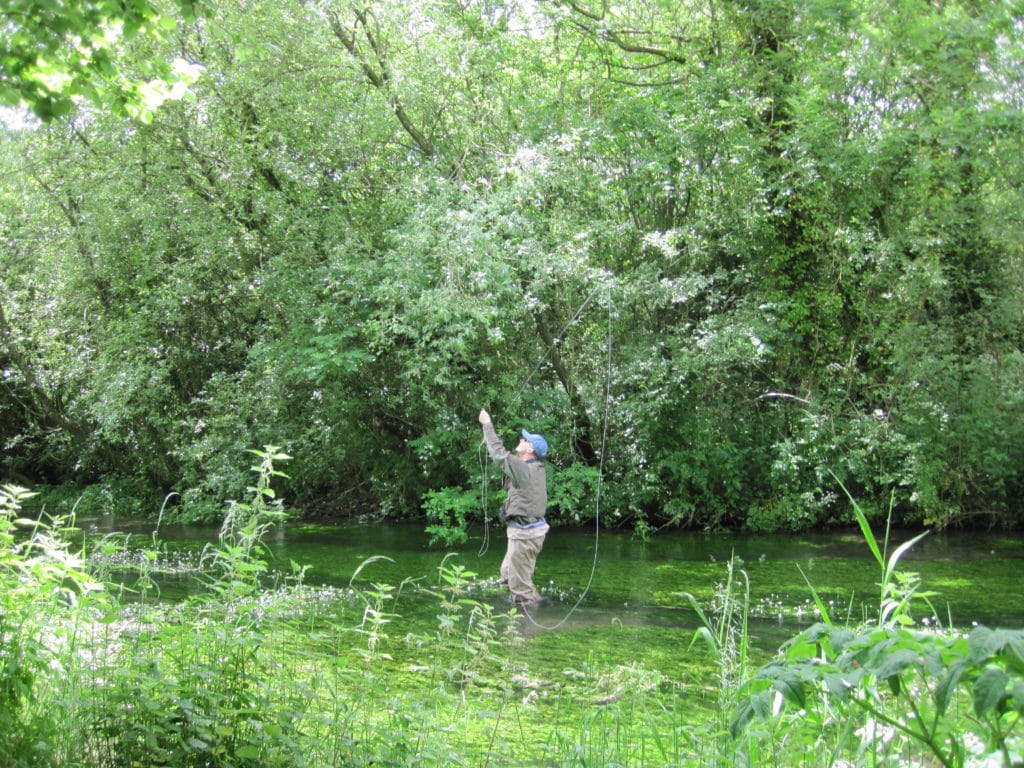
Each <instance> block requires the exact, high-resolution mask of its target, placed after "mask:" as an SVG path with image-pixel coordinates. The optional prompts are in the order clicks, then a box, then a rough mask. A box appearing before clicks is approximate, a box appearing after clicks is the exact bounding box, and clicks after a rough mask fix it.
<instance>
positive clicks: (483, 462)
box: [477, 284, 612, 557]
mask: <svg viewBox="0 0 1024 768" xmlns="http://www.w3.org/2000/svg"><path fill="white" fill-rule="evenodd" d="M602 287H604V286H602V285H601V284H598V285H597V286H596V287H595V288H594V290H592V291H591V292H590V293H589V294H588V296H587V298H585V299H584V300H583V303H582V304H580V306H579V308H578V309H577V310H576V312H575V313H574V314H573V316H572V317H571V318H570V319H569V322H568V323H566V324H565V327H564V328H562V330H561V331H560V332H559V334H558V335H557V336H555V338H554V341H553V344H559V343H560V342H561V341H562V337H563V336H565V334H566V333H567V332H568V330H569V329H570V328H571V327H572V326H573V325H575V324H576V321H578V320H579V319H580V316H581V315H582V314H583V310H584V309H586V307H587V305H588V304H589V303H590V301H591V299H593V298H594V297H595V296H596V295H597V292H598V291H599V290H601V288H602ZM611 311H612V309H611V289H610V288H609V291H608V323H609V333H610V329H611ZM610 338H611V337H610V335H609V339H610ZM610 345H611V342H610V340H609V353H610V351H611V346H610ZM550 354H551V348H550V347H549V348H548V349H546V350H544V354H543V355H541V357H540V360H538V361H537V364H536V365H535V366H534V367H533V370H532V371H530V373H529V374H528V375H527V376H526V378H525V379H524V380H523V384H522V386H520V387H519V391H518V392H516V394H515V395H514V396H513V397H512V399H511V400H510V401H509V403H508V406H507V407H506V410H509V411H510V410H511V409H512V406H513V405H515V404H516V403H518V402H519V400H520V398H522V396H523V393H524V392H525V391H526V387H527V385H528V384H529V383H530V379H532V378H533V377H534V376H535V375H536V374H537V372H538V371H539V370H540V369H541V366H542V365H544V361H545V360H547V359H548V355H550ZM609 365H610V363H609ZM610 375H611V373H610V369H609V376H610ZM477 459H478V461H479V464H480V476H481V478H482V480H481V486H482V488H481V490H480V508H481V510H482V512H483V518H484V533H483V541H482V542H481V544H480V549H479V550H478V551H477V557H483V556H484V555H485V554H487V550H488V549H490V546H491V525H490V516H489V513H488V509H487V493H488V491H487V448H486V446H485V445H484V443H483V441H481V442H480V448H479V449H478V450H477ZM601 460H602V461H604V456H603V455H602V457H601Z"/></svg>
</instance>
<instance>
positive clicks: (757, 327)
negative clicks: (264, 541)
mask: <svg viewBox="0 0 1024 768" xmlns="http://www.w3.org/2000/svg"><path fill="white" fill-rule="evenodd" d="M72 5H74V4H72ZM79 5H83V6H87V5H89V4H88V3H81V4H79ZM129 5H130V6H131V4H129ZM136 5H139V4H136ZM146 7H147V8H148V7H149V6H148V5H147V6H146ZM181 7H186V6H185V5H184V4H181ZM187 7H189V8H191V7H192V6H187ZM5 13H6V12H5ZM6 23H8V24H10V23H11V21H10V19H6ZM111 44H112V45H114V44H116V45H117V46H119V47H118V50H117V57H118V58H117V61H118V66H119V69H118V77H119V78H121V80H123V81H124V82H145V81H146V79H147V77H149V74H150V72H151V69H152V65H151V64H150V62H154V61H166V62H171V61H175V60H178V59H180V60H181V61H182V62H187V63H188V64H190V65H197V66H196V67H193V68H192V69H191V70H190V71H191V72H192V73H193V74H195V73H197V72H199V71H200V70H199V69H198V65H201V67H202V70H201V71H202V75H201V77H199V79H197V80H196V81H195V82H194V83H193V84H192V87H191V96H192V97H191V98H189V99H185V100H181V101H172V102H168V103H165V104H164V105H163V106H162V107H161V108H160V109H159V110H158V111H157V112H155V113H153V114H152V115H148V116H150V117H151V118H152V119H151V121H150V122H148V123H141V122H138V121H134V122H126V121H125V119H124V118H123V117H120V116H118V114H116V113H112V112H111V111H110V110H102V109H98V108H96V107H95V106H89V105H85V104H83V105H81V107H80V109H79V110H78V111H77V112H76V113H75V114H73V115H72V116H70V117H68V118H66V119H64V120H52V121H50V122H48V123H46V124H44V125H36V124H32V123H31V122H26V121H24V120H15V119H13V118H11V119H8V120H7V125H6V128H5V129H3V130H2V132H0V168H2V178H3V181H2V183H0V244H2V245H0V260H2V265H3V270H2V272H0V281H2V283H0V284H2V288H0V370H2V371H3V377H2V386H0V440H2V441H3V445H4V452H3V458H2V459H0V475H3V476H5V477H7V478H10V479H12V480H14V481H16V482H19V483H20V484H23V485H29V484H32V485H35V484H40V483H45V484H52V485H59V484H68V485H74V486H79V487H81V486H84V485H88V484H94V485H95V487H97V488H100V489H106V491H109V490H115V491H116V492H117V494H118V496H119V497H123V495H124V493H125V492H131V493H134V494H135V495H136V496H141V495H144V494H145V493H147V492H148V493H152V495H153V496H155V497H156V498H158V499H159V498H162V497H163V496H164V495H165V494H167V493H170V492H174V493H176V494H177V496H176V497H175V499H176V501H178V502H180V505H179V509H180V510H182V511H183V512H184V513H186V514H189V515H201V514H203V513H204V510H207V509H209V510H212V511H213V512H215V513H219V510H220V509H221V508H222V504H221V500H222V499H226V498H237V497H238V496H239V495H240V493H241V489H243V488H244V487H245V477H244V474H245V472H244V466H243V464H244V463H243V462H241V461H240V460H239V457H241V456H243V451H244V450H245V449H246V448H248V447H249V446H252V445H264V444H270V443H274V444H278V445H281V446H282V447H283V450H285V451H287V452H288V453H289V454H290V455H293V456H295V457H296V458H297V459H299V461H298V462H296V464H297V466H298V467H300V469H298V470H297V471H296V472H295V473H293V476H292V477H291V478H290V480H289V481H288V482H287V487H286V488H284V489H283V490H284V491H285V492H287V493H288V494H289V496H290V497H291V498H292V499H294V500H296V502H297V503H298V504H299V505H301V506H303V507H305V508H307V509H316V510H318V511H321V512H330V513H340V514H357V513H365V512H376V511H380V512H381V513H383V514H388V515H396V516H397V515H418V514H420V509H421V507H422V505H423V504H424V502H425V501H426V502H429V506H430V511H431V515H432V517H435V518H439V519H443V518H444V517H445V515H446V514H449V515H450V516H451V517H452V519H456V520H464V519H465V518H466V516H467V513H468V510H471V509H472V507H473V506H474V505H475V504H476V503H478V502H479V501H480V500H479V494H480V491H481V469H480V463H479V458H480V457H479V451H478V447H479V435H478V428H477V425H476V423H475V418H474V417H475V414H476V412H477V410H478V409H479V408H480V407H487V408H489V409H490V410H491V411H492V413H494V414H495V418H496V421H497V423H498V426H499V429H502V430H505V431H507V432H508V434H509V435H510V436H511V435H512V434H514V432H515V431H516V430H518V428H520V427H522V426H529V427H531V428H532V429H534V430H536V431H541V432H544V433H545V434H546V435H547V436H548V437H549V441H550V442H551V443H552V445H553V451H552V457H551V465H552V469H553V477H552V484H553V486H554V488H555V490H553V496H554V497H555V499H554V500H555V505H554V506H555V510H554V511H555V514H556V516H558V517H559V519H560V520H561V521H572V520H583V519H586V518H588V517H590V516H592V515H593V514H594V513H595V509H596V505H595V503H594V496H595V489H596V487H597V481H598V480H599V479H603V480H604V484H603V486H601V487H602V489H603V490H602V509H603V510H604V512H603V519H604V521H605V522H609V523H611V522H617V523H619V524H628V525H633V526H635V527H636V528H637V529H638V530H640V531H647V530H650V529H653V528H656V527H659V526H663V525H681V526H704V527H712V528H713V527H725V526H745V527H748V528H751V529H758V530H768V529H798V528H805V527H811V526H818V525H826V524H830V523H835V522H840V523H842V522H848V521H850V520H852V517H850V511H849V509H848V505H847V504H846V503H845V497H843V496H842V495H841V494H839V493H837V489H838V484H837V483H836V480H835V478H838V479H839V480H841V481H842V482H843V483H845V484H846V486H847V487H848V488H850V489H851V491H852V492H853V493H854V494H855V495H856V496H857V497H858V498H861V499H864V500H865V502H866V508H867V509H868V512H869V514H870V513H871V509H872V503H873V505H874V507H875V508H876V509H882V508H885V507H886V506H887V505H888V503H889V500H890V498H892V499H893V502H894V504H895V509H896V511H897V513H898V515H899V516H900V520H901V521H902V522H907V523H934V524H939V525H947V524H976V523H978V522H981V523H984V524H988V523H991V522H997V523H1000V524H1007V525H1012V524H1018V523H1019V522H1020V513H1019V511H1018V510H1019V509H1020V508H1021V504H1020V502H1021V498H1022V496H1024V455H1022V454H1024V439H1022V437H1024V435H1022V432H1024V418H1022V416H1024V412H1022V411H1024V355H1022V341H1024V335H1022V328H1024V325H1022V323H1021V318H1022V311H1024V293H1022V291H1021V283H1022V278H1024V264H1022V259H1021V256H1022V254H1021V246H1020V243H1021V242H1022V234H1024V228H1022V220H1021V212H1022V211H1024V205H1022V200H1021V187H1020V179H1021V178H1024V173H1022V170H1024V169H1022V168H1021V164H1022V162H1024V152H1022V151H1021V150H1022V146H1021V145H1022V141H1021V139H1022V137H1024V131H1022V125H1021V113H1020V106H1021V99H1022V93H1021V90H1020V81H1021V78H1020V75H1021V66H1022V55H1021V54H1022V49H1021V27H1020V19H1019V17H1017V16H1016V15H1015V13H1014V10H1013V7H1012V4H1009V3H1001V2H999V3H976V2H973V1H971V0H953V1H952V2H946V3H941V4H935V3H928V2H924V0H898V1H897V2H886V3H883V2H874V0H872V2H867V3H862V2H858V3H854V2H850V1H849V0H839V1H838V2H825V3H823V2H815V1H814V0H799V1H797V2H791V1H789V0H751V1H749V2H736V1H735V0H721V1H719V2H711V3H696V2H678V0H670V1H669V0H627V1H626V2H623V3H619V4H616V5H615V6H614V7H611V6H609V5H608V4H606V3H596V2H595V3H590V2H584V1H583V0H580V1H579V2H576V1H575V0H547V1H546V2H525V1H523V2H515V1H513V0H510V1H509V2H501V1H499V0H462V1H460V0H431V1H430V2H423V3H416V4H409V3H407V2H404V0H379V1H377V2H372V3H355V2H349V0H318V1H316V2H301V3H300V2H262V1H257V2H252V1H251V0H246V1H245V2H241V1H240V0H221V1H218V2H216V3H210V4H208V5H207V6H205V8H204V9H203V12H202V14H201V15H200V16H199V17H198V18H192V17H189V18H181V19H179V22H178V24H177V25H176V26H175V27H174V28H173V29H170V28H164V33H163V34H162V35H136V36H132V37H126V38H123V39H120V40H116V41H113V42H112V43H111ZM5 87H6V86H5ZM147 114H148V113H147ZM598 468H600V473H598V471H597V470H598ZM833 473H834V476H835V477H833ZM597 474H600V476H601V477H600V478H597V477H596V475H597ZM493 485H496V484H494V483H492V487H493ZM139 489H143V490H139ZM106 491H103V490H101V491H100V492H99V493H100V494H102V493H105V492H106ZM872 500H873V502H872Z"/></svg>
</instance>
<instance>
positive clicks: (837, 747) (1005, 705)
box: [731, 503, 1024, 768]
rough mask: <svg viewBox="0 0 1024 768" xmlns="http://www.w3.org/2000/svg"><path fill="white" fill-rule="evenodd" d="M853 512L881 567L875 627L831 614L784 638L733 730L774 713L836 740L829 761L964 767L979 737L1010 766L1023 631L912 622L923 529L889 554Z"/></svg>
mask: <svg viewBox="0 0 1024 768" xmlns="http://www.w3.org/2000/svg"><path fill="white" fill-rule="evenodd" d="M853 508H854V514H855V515H856V516H857V520H858V522H859V523H860V526H861V530H862V532H863V533H864V536H865V539H866V540H867V543H868V546H869V548H870V549H871V552H872V554H873V555H874V556H875V559H876V561H877V562H878V563H879V565H880V567H881V569H882V582H881V584H880V587H881V591H880V595H879V597H880V600H879V612H878V620H877V622H876V623H868V624H865V625H862V626H858V627H853V628H848V627H840V626H835V625H833V624H832V622H831V621H830V620H829V618H828V614H827V613H826V612H825V611H824V610H823V611H822V616H823V619H824V620H823V621H822V622H820V623H818V624H815V625H814V626H812V627H809V628H808V629H806V630H804V631H803V632H801V633H800V634H798V635H797V636H796V637H795V638H793V639H792V640H790V641H789V642H788V643H786V645H785V646H784V647H783V649H782V652H781V655H780V657H779V658H778V659H776V660H774V661H772V662H771V663H769V664H767V665H766V666H764V667H762V668H761V670H760V671H759V672H758V673H757V674H756V675H755V676H754V677H753V678H752V679H751V680H749V681H748V683H747V694H746V695H745V697H744V698H742V699H741V700H740V702H739V705H738V706H737V708H736V712H735V716H734V719H733V722H732V725H731V730H732V733H733V735H734V736H737V737H738V736H739V735H740V734H741V733H743V731H744V730H745V729H746V728H747V727H748V726H749V725H750V724H751V723H752V722H753V721H755V720H757V719H764V720H775V721H776V725H777V726H779V727H780V728H782V729H783V730H788V731H791V732H797V731H800V730H801V729H807V730H806V733H807V734H808V736H809V737H810V736H812V735H813V736H815V738H816V739H820V738H822V737H823V736H825V735H826V734H827V735H830V736H832V737H833V739H834V744H833V748H832V754H831V757H830V759H829V763H830V764H831V763H834V762H835V761H836V760H837V759H838V757H839V755H841V754H844V753H847V752H852V753H854V754H855V755H856V756H857V758H858V759H859V760H862V761H866V762H867V764H870V765H879V764H884V763H887V762H888V761H889V760H892V759H894V758H896V757H897V756H901V755H902V756H903V757H904V758H905V757H906V754H908V753H912V752H914V751H915V750H917V751H922V752H924V753H926V754H927V755H929V756H930V759H932V760H935V761H937V763H938V764H940V765H942V766H946V767H947V768H959V767H960V766H964V765H966V764H967V762H968V758H969V754H968V743H969V741H970V740H969V739H968V738H967V736H968V734H970V733H973V734H974V735H975V736H976V739H975V740H976V741H980V742H981V744H982V745H983V747H982V748H981V751H982V752H983V754H984V755H985V757H986V758H991V757H996V758H997V759H998V760H999V763H1000V765H1002V766H1004V768H1010V767H1011V766H1012V765H1014V764H1015V763H1014V757H1013V754H1014V753H1013V747H1014V743H1013V742H1014V739H1019V738H1020V727H1019V726H1020V721H1021V718H1022V717H1024V631H1021V630H1001V629H989V628H987V627H976V628H975V629H974V630H973V631H972V632H971V633H970V634H969V635H967V636H964V635H963V634H961V633H958V632H955V631H952V630H949V631H940V630H937V629H930V630H915V629H912V628H911V627H912V626H913V625H914V624H915V622H914V620H913V618H912V617H911V615H910V606H911V603H912V602H913V601H914V600H915V599H921V600H924V601H925V602H927V596H926V595H925V594H924V593H919V592H917V584H916V579H914V578H902V579H901V578H899V574H898V572H897V566H898V563H899V560H900V558H901V556H902V555H903V554H904V553H906V551H907V550H908V549H909V548H910V546H912V545H913V544H914V543H915V542H916V541H918V540H919V539H920V538H921V536H918V537H915V538H914V539H911V540H910V541H908V542H906V543H905V544H903V545H901V546H899V547H897V548H896V549H895V550H894V551H893V553H892V555H890V556H889V557H888V558H886V557H885V549H884V548H879V546H878V542H877V541H876V540H875V538H874V535H873V533H872V531H871V527H870V525H869V523H868V521H867V518H866V516H865V515H864V513H863V511H862V510H861V509H860V507H858V506H857V505H856V503H854V504H853ZM922 535H923V534H922ZM886 539H888V534H887V536H886ZM886 543H887V542H886ZM815 599H816V600H817V597H816V598H815ZM819 603H820V601H819ZM929 607H930V604H929ZM968 704H969V705H970V709H968ZM787 706H788V707H790V708H791V710H790V714H789V715H787V714H785V713H786V712H787V709H786V708H787ZM793 711H795V712H796V713H797V714H794V713H793ZM812 731H817V734H816V735H815V734H813V733H811V732H812ZM858 736H859V737H860V741H859V742H856V741H855V739H856V738H857V737H858Z"/></svg>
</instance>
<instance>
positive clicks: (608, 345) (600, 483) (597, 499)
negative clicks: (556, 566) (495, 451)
mask: <svg viewBox="0 0 1024 768" xmlns="http://www.w3.org/2000/svg"><path fill="white" fill-rule="evenodd" d="M601 288H606V289H607V292H608V294H607V300H606V304H607V307H608V329H607V338H606V341H605V349H606V355H607V366H606V373H605V387H604V389H605V398H604V408H603V413H602V426H601V450H600V453H599V456H600V458H599V461H598V475H597V486H596V488H595V493H594V556H593V558H592V560H591V564H590V575H589V577H588V579H587V584H586V586H585V587H584V588H583V591H582V592H581V593H580V596H579V598H578V599H577V600H576V603H575V604H574V605H573V606H572V607H571V608H570V609H569V611H568V613H566V615H565V616H564V617H562V619H561V620H560V621H558V622H557V623H556V624H553V625H547V624H541V623H539V622H538V621H537V620H536V618H534V616H532V615H531V614H530V612H529V610H527V609H526V607H525V606H521V607H520V608H521V610H522V612H523V615H524V616H526V618H527V620H528V621H529V622H530V623H531V624H533V625H534V626H535V627H537V628H539V629H544V630H555V629H558V628H559V627H561V626H562V625H563V624H565V622H566V621H568V620H569V618H570V617H571V616H572V615H573V614H574V613H575V612H576V610H577V609H578V608H579V607H580V605H581V604H582V603H583V600H584V599H585V598H586V596H587V594H588V593H589V592H590V588H591V586H592V585H593V583H594V575H595V574H596V573H597V558H598V552H599V545H600V535H601V495H602V491H603V487H604V463H605V455H606V453H607V451H606V449H607V446H608V421H609V412H610V410H611V392H612V368H613V358H612V338H613V337H612V303H611V286H610V285H606V284H602V285H598V286H597V287H595V288H594V290H593V291H591V292H590V294H589V295H588V296H587V297H586V299H585V300H584V301H583V303H582V304H581V305H580V306H579V308H578V309H577V310H576V313H575V314H574V315H573V317H572V318H571V319H570V320H569V322H568V323H567V324H566V326H565V327H564V328H563V329H562V331H561V332H560V333H559V334H558V336H556V337H555V339H554V343H555V344H557V343H559V342H560V341H561V339H562V337H563V336H564V335H565V334H566V332H568V330H569V329H570V328H571V327H572V326H573V325H574V324H575V323H576V322H577V321H578V320H579V318H580V317H581V316H582V314H583V310H584V309H585V308H586V306H587V305H588V304H589V303H590V302H591V300H592V299H593V298H594V297H595V296H596V295H597V294H598V292H599V291H600V290H601ZM550 352H551V346H549V348H548V349H547V350H545V352H544V354H543V355H542V356H541V359H540V360H539V361H538V363H537V365H536V366H534V368H533V370H532V371H531V372H530V374H529V375H528V376H527V377H526V380H525V381H524V382H523V385H522V386H521V387H520V389H519V391H518V392H517V393H516V395H515V397H514V398H513V399H512V400H511V403H512V404H514V403H516V402H518V400H519V399H520V398H521V397H522V395H523V393H524V392H525V391H526V387H527V385H528V383H529V381H530V379H531V378H533V376H534V375H535V374H536V373H537V371H539V370H540V368H541V366H542V365H543V364H544V361H545V360H546V359H547V356H548V355H549V354H550ZM485 453H486V448H485V447H484V446H483V444H481V452H480V453H479V456H480V465H481V477H482V481H481V483H482V488H481V502H482V505H483V513H484V540H483V543H482V544H481V548H480V551H479V553H478V557H482V556H483V555H484V554H485V553H486V552H487V550H488V548H489V546H490V523H489V520H488V510H487V492H488V490H487V466H486V458H485Z"/></svg>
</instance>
